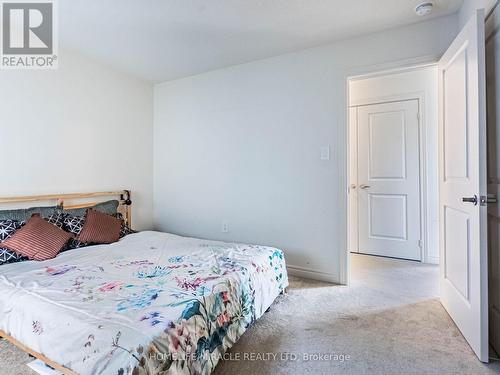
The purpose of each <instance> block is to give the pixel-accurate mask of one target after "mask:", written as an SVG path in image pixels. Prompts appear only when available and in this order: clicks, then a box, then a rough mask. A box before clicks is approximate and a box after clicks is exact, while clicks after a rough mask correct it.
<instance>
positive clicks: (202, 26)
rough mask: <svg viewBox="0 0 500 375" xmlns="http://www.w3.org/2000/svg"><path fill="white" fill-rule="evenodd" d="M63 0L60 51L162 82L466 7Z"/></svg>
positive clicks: (449, 3)
mask: <svg viewBox="0 0 500 375" xmlns="http://www.w3.org/2000/svg"><path fill="white" fill-rule="evenodd" d="M422 1H423V0H59V1H58V6H59V38H60V46H61V47H63V48H68V49H72V50H76V51H78V52H80V53H82V54H85V55H87V56H89V57H91V58H93V59H95V60H97V61H101V62H103V63H105V64H108V65H110V66H113V67H115V68H116V69H119V70H121V71H124V72H127V73H130V74H133V75H136V76H138V77H141V78H143V79H146V80H149V81H154V82H161V81H166V80H171V79H175V78H181V77H186V76H190V75H194V74H198V73H202V72H206V71H209V70H214V69H218V68H222V67H225V66H230V65H235V64H240V63H244V62H249V61H254V60H258V59H262V58H266V57H271V56H276V55H279V54H282V53H286V52H291V51H295V50H300V49H303V48H308V47H313V46H317V45H320V44H325V43H329V42H332V41H335V40H339V39H345V38H349V37H353V36H357V35H361V34H366V33H370V32H373V31H378V30H383V29H388V28H392V27H396V26H400V25H406V24H411V23H415V22H419V21H423V20H426V19H429V18H432V17H439V16H443V15H446V14H450V13H453V12H456V11H457V10H458V8H459V7H460V6H461V4H462V0H434V2H435V7H434V11H433V13H432V14H431V15H430V16H426V17H418V16H417V15H416V14H415V12H414V7H415V5H416V4H419V3H421V2H422Z"/></svg>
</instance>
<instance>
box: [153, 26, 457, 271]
mask: <svg viewBox="0 0 500 375" xmlns="http://www.w3.org/2000/svg"><path fill="white" fill-rule="evenodd" d="M456 32H457V17H456V16H449V17H446V18H441V19H435V20H431V21H428V22H425V23H420V24H415V25H411V26H407V27H403V28H399V29H394V30H388V31H385V32H380V33H374V34H371V35H368V36H365V37H361V38H356V39H351V40H346V41H341V42H338V43H335V44H331V45H328V46H323V47H318V48H313V49H308V50H304V51H300V52H296V53H291V54H287V55H282V56H278V57H275V58H270V59H266V60H261V61H256V62H253V63H248V64H243V65H238V66H234V67H230V68H226V69H221V70H217V71H213V72H209V73H205V74H200V75H197V76H193V77H189V78H185V79H180V80H176V81H171V82H166V83H163V84H158V85H155V105H154V108H155V118H154V202H155V209H154V217H155V226H156V227H157V229H160V230H165V231H169V232H174V233H179V234H184V235H192V236H199V237H206V238H214V239H222V240H234V241H242V242H251V243H260V244H267V245H273V246H277V247H280V248H282V249H284V250H285V252H286V261H287V263H288V265H289V266H291V268H292V269H293V270H294V271H295V272H296V273H300V274H302V275H307V276H313V277H317V278H323V279H327V280H330V281H341V280H344V281H345V272H344V271H345V269H343V268H342V266H341V265H343V264H344V262H343V260H342V258H343V257H344V256H345V254H346V253H345V250H346V247H347V236H346V217H347V214H346V210H347V199H346V197H347V189H346V187H347V185H346V184H347V176H346V173H347V172H346V161H347V160H346V139H347V136H346V131H347V126H346V118H347V115H346V112H347V98H346V92H347V82H346V78H347V76H348V75H354V74H359V73H364V72H367V71H370V70H377V69H382V68H383V67H388V66H397V65H401V64H403V63H405V62H406V63H407V62H408V61H409V60H412V61H416V60H419V59H421V58H422V57H424V59H428V58H429V56H433V57H437V56H440V55H441V53H442V52H443V51H444V50H445V49H446V48H447V46H448V45H449V43H450V42H451V40H452V39H453V37H454V36H455V35H456ZM325 145H329V146H330V147H331V160H329V161H322V160H320V147H321V146H325ZM223 220H227V221H228V222H229V226H230V231H229V233H222V232H221V222H222V221H223ZM308 271H310V272H308Z"/></svg>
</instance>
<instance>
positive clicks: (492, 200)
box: [479, 194, 497, 206]
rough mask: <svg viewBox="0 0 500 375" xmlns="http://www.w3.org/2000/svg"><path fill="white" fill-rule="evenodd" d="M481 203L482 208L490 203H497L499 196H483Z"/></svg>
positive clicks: (480, 199)
mask: <svg viewBox="0 0 500 375" xmlns="http://www.w3.org/2000/svg"><path fill="white" fill-rule="evenodd" d="M479 202H480V203H481V206H486V205H487V204H488V203H489V204H491V203H497V196H496V195H495V194H488V195H481V197H480V198H479Z"/></svg>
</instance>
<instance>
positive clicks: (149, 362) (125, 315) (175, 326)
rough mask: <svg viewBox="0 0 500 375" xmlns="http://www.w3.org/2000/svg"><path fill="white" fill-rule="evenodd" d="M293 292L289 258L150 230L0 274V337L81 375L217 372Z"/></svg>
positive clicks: (0, 269)
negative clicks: (245, 335) (238, 344)
mask: <svg viewBox="0 0 500 375" xmlns="http://www.w3.org/2000/svg"><path fill="white" fill-rule="evenodd" d="M287 286H288V279H287V274H286V268H285V260H284V256H283V252H282V251H281V250H278V249H275V248H271V247H266V246H257V245H245V244H229V243H222V242H214V241H207V240H200V239H193V238H186V237H180V236H176V235H172V234H167V233H160V232H141V233H137V234H132V235H129V236H126V237H124V238H123V239H122V240H120V241H119V242H117V243H114V244H111V245H98V246H89V247H86V248H80V249H75V250H71V251H67V252H65V253H62V254H60V255H59V256H58V257H56V258H54V259H51V260H48V261H43V262H34V261H27V262H22V263H14V264H8V265H5V266H2V267H0V329H1V330H3V331H4V332H6V333H7V334H9V335H10V336H12V337H13V338H14V339H16V340H18V341H20V342H21V343H23V344H24V345H26V346H28V347H29V348H31V349H32V350H34V351H36V352H38V353H41V354H43V355H45V356H46V357H48V358H49V359H50V360H53V361H55V362H57V363H59V364H61V365H63V366H65V367H67V368H69V369H71V370H73V371H74V372H76V373H78V374H82V375H84V374H118V375H124V374H132V373H133V374H134V375H140V374H159V373H162V374H209V373H210V372H211V371H212V370H213V369H214V367H215V366H216V364H217V362H218V361H219V360H220V359H221V358H222V357H223V353H224V352H225V351H226V350H227V349H228V348H229V347H231V346H232V345H233V344H234V343H235V342H236V341H237V340H238V339H239V337H240V336H241V335H242V334H243V332H244V331H245V330H246V329H247V328H248V327H249V326H250V325H251V324H252V323H253V322H254V321H255V320H256V319H258V318H259V317H260V316H262V314H263V313H264V312H265V311H266V310H267V309H268V308H269V306H270V305H271V304H272V303H273V301H274V300H275V299H276V297H277V296H278V295H279V294H280V293H281V292H282V291H283V290H284V288H285V287H287Z"/></svg>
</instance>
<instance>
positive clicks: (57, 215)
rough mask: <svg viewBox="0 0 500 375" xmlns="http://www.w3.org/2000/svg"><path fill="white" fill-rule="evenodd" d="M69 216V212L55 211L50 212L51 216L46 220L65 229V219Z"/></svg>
mask: <svg viewBox="0 0 500 375" xmlns="http://www.w3.org/2000/svg"><path fill="white" fill-rule="evenodd" d="M67 216H68V214H65V213H64V212H61V211H54V213H52V214H50V215H49V217H47V218H45V220H46V221H48V222H49V223H51V224H54V225H55V226H57V227H58V228H60V229H63V227H64V219H66V217H67Z"/></svg>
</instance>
